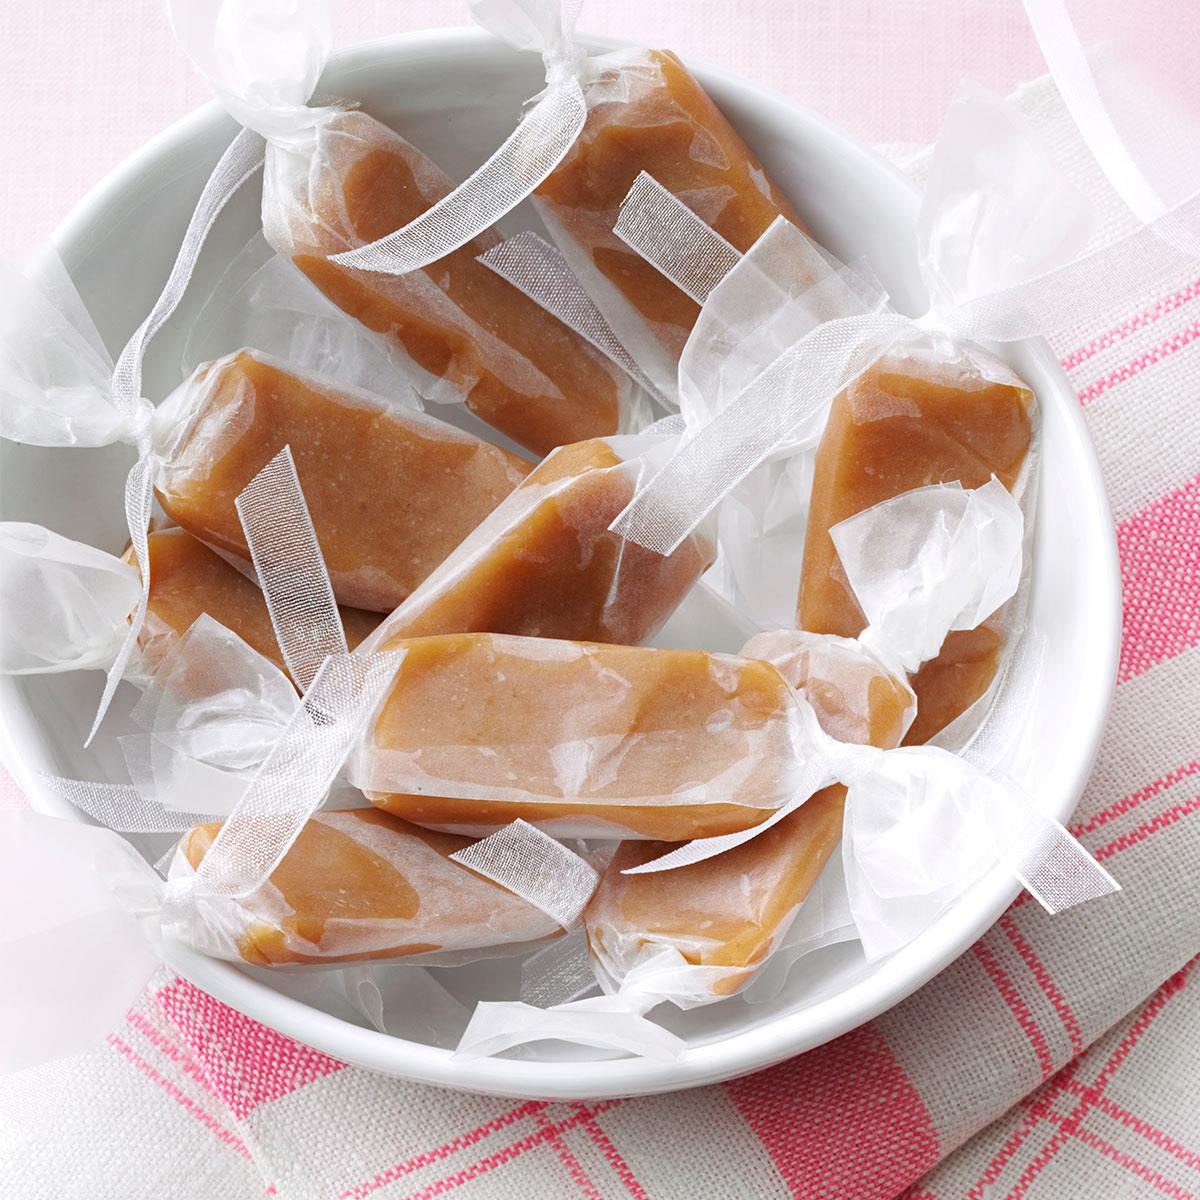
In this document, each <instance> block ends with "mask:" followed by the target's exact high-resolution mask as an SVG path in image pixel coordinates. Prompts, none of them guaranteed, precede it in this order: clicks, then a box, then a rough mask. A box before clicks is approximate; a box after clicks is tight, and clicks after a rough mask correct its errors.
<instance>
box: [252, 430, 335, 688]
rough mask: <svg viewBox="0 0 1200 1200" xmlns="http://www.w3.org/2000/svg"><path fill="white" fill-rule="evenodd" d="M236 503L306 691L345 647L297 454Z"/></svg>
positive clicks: (280, 461)
mask: <svg viewBox="0 0 1200 1200" xmlns="http://www.w3.org/2000/svg"><path fill="white" fill-rule="evenodd" d="M234 503H235V505H236V507H237V512H238V517H239V519H240V520H241V523H242V530H243V532H244V533H245V535H246V544H247V546H248V547H249V549H250V559H251V561H252V562H253V563H254V570H255V573H256V574H257V575H258V581H259V584H260V586H261V587H262V590H263V598H264V599H265V600H266V603H267V612H268V613H269V614H270V617H271V626H272V628H273V629H274V630H275V640H276V641H277V642H278V643H279V649H280V651H281V652H282V654H283V659H284V662H286V663H287V665H288V670H289V671H290V672H291V674H292V678H293V679H294V680H295V681H296V686H297V687H299V688H300V690H301V691H302V692H303V691H307V689H308V686H309V684H311V683H312V680H313V677H314V676H315V675H316V673H317V671H318V670H319V668H320V666H321V664H322V663H323V662H324V661H325V660H326V659H327V658H329V657H330V655H333V654H345V653H346V652H347V649H348V647H347V645H346V633H345V630H344V629H343V628H342V619H341V616H340V614H339V613H338V607H337V600H335V599H334V595H333V584H332V583H331V582H330V579H329V571H328V570H327V569H326V566H325V559H324V556H323V555H322V554H321V547H320V544H319V543H318V541H317V531H316V529H314V528H313V522H312V516H311V514H310V513H309V511H308V503H307V501H306V500H305V499H304V492H303V491H302V490H301V488H300V480H299V478H298V477H297V475H296V464H295V461H294V460H293V458H292V448H291V447H290V446H284V448H283V449H282V450H280V451H279V453H278V454H276V455H275V457H274V458H273V459H271V461H270V462H269V463H267V465H266V466H265V467H263V469H262V470H261V471H259V473H258V474H257V475H255V476H254V478H253V479H251V480H250V482H249V483H248V484H247V485H246V487H245V488H244V489H243V491H242V492H241V494H240V495H239V496H238V497H237V499H236V500H235V501H234Z"/></svg>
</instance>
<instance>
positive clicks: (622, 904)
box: [585, 632, 915, 996]
mask: <svg viewBox="0 0 1200 1200" xmlns="http://www.w3.org/2000/svg"><path fill="white" fill-rule="evenodd" d="M743 654H745V655H746V656H749V657H761V658H763V659H764V660H769V661H771V662H772V663H773V664H774V665H775V666H777V667H778V668H779V669H780V672H781V674H782V675H783V676H784V677H785V678H786V679H787V681H788V683H789V684H791V685H792V686H793V687H796V688H798V689H800V690H801V691H802V692H803V694H804V695H805V697H806V698H807V699H808V701H809V702H810V703H811V704H812V706H813V709H814V711H815V712H816V714H817V719H818V721H819V722H820V724H821V727H822V728H823V729H824V730H825V732H826V733H828V734H830V735H831V736H832V737H836V738H837V739H838V740H839V741H852V742H858V743H861V744H867V745H874V746H879V747H880V748H889V747H891V746H896V745H899V743H900V740H901V738H902V737H903V736H904V732H905V730H906V729H907V728H908V726H909V724H910V722H911V721H912V719H913V713H914V709H915V704H914V702H913V695H912V692H911V691H910V689H909V688H908V686H907V684H906V683H905V682H904V681H903V680H902V679H897V678H896V677H895V676H893V675H892V674H891V673H890V672H888V671H887V670H885V669H884V668H883V667H882V666H881V665H880V664H878V663H877V662H875V661H874V660H873V659H872V658H871V657H870V655H868V654H866V653H864V652H863V651H862V650H861V649H860V648H859V647H858V645H857V644H856V643H854V642H850V641H847V640H844V639H841V638H823V637H817V636H813V635H807V634H804V633H790V632H781V633H769V634H760V635H759V636H758V637H755V638H753V639H751V641H750V642H749V643H747V645H746V646H745V648H744V650H743ZM845 803H846V789H845V787H843V786H842V785H840V784H835V785H833V786H832V787H827V788H824V789H822V790H821V791H819V792H817V794H816V795H814V796H812V797H810V798H809V799H808V800H807V801H806V802H805V803H804V804H803V805H802V806H801V807H800V808H799V809H798V810H797V811H796V812H794V813H791V814H790V815H789V816H787V817H784V818H783V820H781V821H779V822H778V823H777V824H776V825H774V826H772V827H771V828H770V829H767V830H766V831H764V832H763V833H761V834H759V835H758V836H757V837H755V838H754V839H753V840H752V841H748V842H744V843H743V844H742V845H740V846H736V847H734V848H732V849H730V850H727V851H726V852H725V853H723V854H720V855H718V856H717V857H715V858H711V859H707V860H705V861H703V862H697V863H693V864H691V865H689V866H682V867H677V868H675V869H674V870H670V871H662V872H656V873H651V874H645V875H625V874H622V872H623V871H625V870H626V869H627V868H629V867H636V866H640V865H642V864H643V863H648V862H650V861H651V860H652V859H655V858H658V857H659V856H661V855H662V854H663V853H665V852H666V851H668V850H670V849H671V847H670V846H668V845H664V844H663V843H652V842H634V841H627V842H624V843H623V844H622V845H621V847H620V848H619V849H618V851H617V853H616V855H615V857H614V858H613V860H612V863H611V864H610V865H609V867H608V869H607V870H606V871H605V873H604V875H603V876H602V878H601V882H600V887H599V888H598V889H597V891H596V894H595V896H594V897H593V899H592V902H591V904H590V906H589V907H588V911H587V914H586V918H585V920H586V926H587V935H588V942H589V945H590V947H591V951H592V954H593V955H594V957H595V958H596V960H597V962H598V964H599V966H600V968H601V969H602V970H603V971H604V972H605V973H606V974H607V975H608V976H609V978H611V979H613V980H615V981H617V982H618V983H619V981H620V980H621V979H623V978H624V977H625V976H626V975H627V974H628V972H629V971H630V970H631V969H632V968H633V967H634V966H635V965H636V964H637V963H638V962H639V961H644V960H645V959H646V957H647V956H648V955H649V954H652V953H653V952H654V950H655V948H658V947H670V948H673V949H675V950H677V951H678V952H679V953H680V955H682V957H683V959H684V960H685V961H686V962H687V963H689V964H691V965H693V966H698V967H710V968H714V967H715V968H725V969H724V970H720V971H715V972H706V973H701V974H698V975H697V977H696V985H697V987H699V988H701V989H704V990H707V991H708V992H709V993H710V994H711V996H723V995H731V994H732V993H734V992H736V991H738V990H739V989H740V988H741V987H742V986H743V985H744V984H745V983H746V982H748V980H749V978H750V977H751V975H752V974H753V973H754V971H755V970H756V969H757V968H758V967H760V966H761V965H762V964H763V963H764V962H765V961H766V959H767V958H768V957H769V955H770V954H771V953H772V951H773V950H774V949H775V947H776V946H778V944H779V942H780V939H781V938H782V937H783V935H784V934H785V933H786V932H787V930H788V927H789V926H790V925H791V923H792V920H793V918H794V917H795V915H796V913H797V911H798V909H799V907H800V905H801V904H802V903H803V902H804V900H805V899H806V898H807V896H808V894H809V892H810V891H811V889H812V887H813V885H814V884H815V882H816V880H817V878H818V876H819V875H820V874H821V872H822V871H823V870H824V868H825V865H826V863H827V862H828V861H829V858H830V856H831V855H832V854H833V852H834V851H835V850H836V849H837V847H838V845H839V843H840V842H841V838H842V819H843V815H844V812H845Z"/></svg>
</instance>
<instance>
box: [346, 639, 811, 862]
mask: <svg viewBox="0 0 1200 1200" xmlns="http://www.w3.org/2000/svg"><path fill="white" fill-rule="evenodd" d="M401 647H402V648H404V649H405V650H406V652H407V653H406V657H405V659H404V661H403V663H402V664H401V666H400V669H399V671H398V673H397V675H396V678H395V681H394V682H393V684H392V687H391V690H390V691H389V692H388V694H387V696H386V698H385V700H384V702H383V706H382V708H381V710H380V712H379V715H378V716H377V718H376V720H375V723H374V725H373V726H372V728H371V730H370V732H369V734H368V737H367V740H366V746H365V749H364V759H363V764H362V765H363V770H362V771H361V772H360V773H359V775H358V776H357V777H356V782H357V783H358V784H359V785H360V786H363V787H364V790H366V791H367V796H368V798H369V799H370V800H371V802H372V803H373V804H377V805H378V806H379V807H381V808H383V809H386V810H387V811H388V812H391V813H394V814H395V815H397V816H402V817H404V818H405V819H406V820H416V821H420V823H421V824H428V825H432V826H435V827H439V828H451V829H454V830H456V831H461V832H486V831H487V830H488V829H489V828H494V827H495V826H496V825H503V824H507V823H508V822H509V821H511V820H513V819H515V818H517V817H523V818H525V819H526V820H529V821H536V822H537V823H538V825H539V826H541V827H542V828H544V829H546V830H547V831H549V832H551V833H561V834H576V835H580V836H585V835H593V836H609V837H611V836H643V837H645V836H658V837H664V838H670V839H673V840H682V839H685V838H690V837H694V836H696V835H697V834H699V833H704V834H707V833H727V832H730V831H732V830H735V829H744V828H746V827H748V826H750V825H753V824H755V823H757V822H758V821H760V820H762V819H763V817H764V816H765V815H766V813H767V812H768V811H769V810H771V809H773V808H776V807H778V806H779V805H780V804H781V803H782V802H783V801H784V800H786V799H787V797H788V794H789V785H790V777H791V774H792V771H793V770H794V766H795V764H794V752H793V749H792V732H791V729H792V724H791V722H792V720H793V718H794V711H793V710H794V699H793V694H792V690H791V688H789V687H788V685H787V683H786V682H785V681H784V679H783V678H782V676H781V675H780V674H779V672H778V671H777V670H776V669H775V668H774V667H772V666H771V665H770V664H769V663H765V662H759V661H757V660H754V659H743V658H735V657H732V656H728V655H721V654H710V653H707V652H706V651H702V650H659V649H650V648H647V647H636V646H604V645H598V644H594V643H586V642H565V641H548V640H545V639H541V638H515V637H503V636H496V635H493V634H458V635H451V636H444V637H430V638H418V639H415V640H413V641H408V642H401V643H397V644H396V646H395V648H401ZM464 827H466V828H464Z"/></svg>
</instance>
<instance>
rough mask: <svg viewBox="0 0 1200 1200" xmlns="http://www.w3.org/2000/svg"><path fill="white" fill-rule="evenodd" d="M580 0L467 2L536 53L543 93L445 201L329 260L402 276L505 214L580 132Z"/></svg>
mask: <svg viewBox="0 0 1200 1200" xmlns="http://www.w3.org/2000/svg"><path fill="white" fill-rule="evenodd" d="M579 7H580V3H579V0H565V2H563V3H556V2H555V0H540V2H539V0H472V3H471V9H472V12H473V13H474V15H475V18H476V20H477V21H478V22H479V23H480V24H481V25H483V26H484V28H486V29H490V30H491V31H492V32H493V33H495V34H496V35H497V36H499V37H502V38H504V39H505V40H507V41H509V42H510V44H514V45H516V46H517V48H519V49H537V50H540V51H541V53H542V59H543V61H544V63H545V66H546V89H545V91H544V92H542V94H541V95H540V96H539V97H538V98H537V100H536V102H535V103H534V105H533V108H531V109H530V110H529V112H527V113H526V114H525V116H524V117H523V118H522V119H521V122H520V124H519V125H518V126H517V127H516V129H514V130H513V132H512V133H511V134H510V135H509V136H508V138H507V139H506V140H505V141H504V142H503V143H502V144H501V146H500V147H499V148H498V149H497V150H496V152H495V153H494V154H492V156H491V157H490V158H489V159H488V160H487V161H486V162H485V163H484V164H483V165H482V166H481V167H479V168H478V169H477V170H475V171H474V172H473V173H472V174H471V175H470V176H469V177H468V178H467V179H466V180H464V181H463V182H462V183H461V184H459V185H458V186H457V187H456V188H455V189H454V190H453V191H452V192H450V193H449V195H447V196H444V197H443V198H442V199H441V200H439V201H438V202H437V203H436V204H434V205H433V206H432V207H431V208H429V209H427V210H426V211H425V212H423V213H421V215H420V216H418V217H414V218H413V220H411V221H409V222H408V224H407V225H402V226H401V227H400V228H399V229H397V230H395V231H394V232H392V233H389V234H388V235H387V236H386V237H382V238H380V239H378V240H377V241H374V242H370V243H368V244H367V245H364V246H357V247H355V248H354V249H353V250H346V251H343V252H342V253H341V254H335V255H333V256H332V257H331V261H332V262H335V263H338V264H339V265H340V266H344V267H353V268H356V269H358V270H361V271H378V272H381V273H384V274H387V275H404V274H407V273H408V272H410V271H417V270H420V269H421V268H422V267H427V266H429V264H430V263H434V262H436V261H437V260H438V259H440V258H443V257H445V256H446V255H447V254H449V253H451V252H452V251H454V250H457V249H459V247H461V246H465V245H466V244H467V243H468V242H469V241H471V240H472V239H473V238H476V237H478V236H479V235H480V234H481V233H483V232H484V231H485V230H488V229H490V228H491V227H492V226H493V225H495V224H496V222H497V221H499V220H500V219H501V218H503V217H504V216H505V215H506V214H508V213H509V212H511V211H512V210H513V209H514V208H516V206H517V205H518V204H520V203H521V201H522V200H524V199H525V198H526V197H527V196H529V195H531V194H532V193H533V191H534V189H535V188H536V187H537V186H538V185H539V184H540V183H542V182H543V181H544V180H545V179H546V177H547V176H548V175H549V174H550V173H551V171H553V170H554V168H555V167H557V166H558V164H559V163H560V162H562V160H563V159H564V158H565V157H566V155H567V152H568V151H569V150H570V149H571V147H572V146H573V145H574V144H575V140H576V139H577V138H578V137H579V135H580V133H581V132H582V131H583V126H584V123H585V122H586V120H587V102H586V100H585V99H584V96H583V89H582V87H581V86H580V83H579V75H580V72H581V71H582V69H583V66H584V63H585V62H586V58H585V56H584V54H583V52H582V50H581V49H580V48H579V47H577V46H576V44H575V40H574V27H575V19H576V16H577V15H578V11H579Z"/></svg>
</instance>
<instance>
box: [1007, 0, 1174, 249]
mask: <svg viewBox="0 0 1200 1200" xmlns="http://www.w3.org/2000/svg"><path fill="white" fill-rule="evenodd" d="M1024 3H1025V15H1026V16H1027V17H1028V18H1029V24H1030V25H1031V26H1032V27H1033V33H1034V36H1035V37H1036V38H1037V41H1038V45H1039V46H1040V47H1041V48H1042V55H1043V57H1044V58H1045V60H1046V66H1048V67H1049V68H1050V74H1051V76H1052V77H1053V79H1054V82H1055V84H1056V86H1057V87H1058V94H1059V96H1060V97H1061V98H1062V102H1063V104H1064V105H1065V106H1066V109H1067V111H1068V112H1069V113H1070V114H1071V119H1072V120H1073V121H1074V122H1075V124H1076V126H1077V127H1078V129H1079V132H1080V133H1081V134H1082V135H1083V139H1084V141H1085V142H1087V144H1088V148H1089V149H1090V150H1091V152H1092V154H1093V155H1095V158H1096V161H1097V162H1098V163H1099V164H1100V169H1101V170H1102V171H1103V172H1104V174H1105V176H1106V177H1107V178H1108V181H1109V182H1110V183H1111V184H1112V185H1113V189H1114V190H1115V191H1116V193H1117V195H1119V196H1120V197H1121V199H1122V200H1123V201H1124V202H1125V204H1126V205H1127V206H1128V207H1129V209H1130V211H1131V212H1132V213H1133V214H1134V216H1136V217H1137V219H1138V220H1139V221H1141V222H1142V223H1143V224H1144V225H1149V224H1150V223H1151V222H1153V221H1156V220H1158V218H1159V217H1161V216H1164V215H1165V214H1166V211H1167V208H1166V205H1165V204H1164V203H1163V202H1162V199H1161V197H1160V196H1159V195H1158V193H1157V192H1156V191H1155V190H1154V188H1153V187H1152V186H1151V184H1150V181H1149V180H1148V179H1147V178H1146V177H1145V175H1143V174H1142V171H1141V168H1140V167H1139V166H1138V165H1137V163H1136V162H1135V161H1134V159H1133V156H1132V155H1131V154H1130V153H1129V148H1128V147H1127V146H1126V145H1125V142H1124V141H1123V140H1122V138H1121V135H1120V134H1119V133H1118V132H1117V127H1116V126H1115V125H1114V124H1113V120H1112V116H1111V115H1110V114H1109V111H1108V108H1107V106H1106V105H1105V103H1104V101H1103V99H1102V98H1101V96H1100V91H1099V89H1098V88H1097V86H1096V79H1095V76H1093V74H1092V70H1091V67H1089V66H1088V61H1087V55H1086V54H1085V53H1084V49H1083V44H1082V43H1081V42H1080V40H1079V34H1078V33H1077V32H1076V31H1075V26H1074V25H1072V23H1071V17H1070V15H1069V14H1068V12H1067V6H1066V5H1065V4H1064V3H1063V0H1024Z"/></svg>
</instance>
